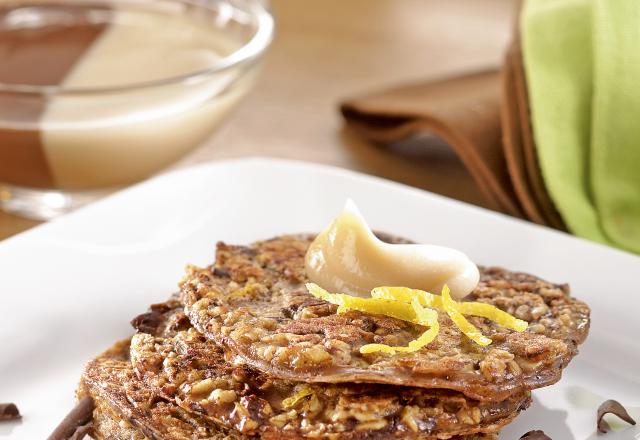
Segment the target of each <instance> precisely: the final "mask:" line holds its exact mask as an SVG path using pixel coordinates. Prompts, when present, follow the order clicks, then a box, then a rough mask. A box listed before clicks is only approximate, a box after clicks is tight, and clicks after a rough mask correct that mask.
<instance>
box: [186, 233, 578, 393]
mask: <svg viewBox="0 0 640 440" xmlns="http://www.w3.org/2000/svg"><path fill="white" fill-rule="evenodd" d="M312 238H313V237H312V236H283V237H276V238H274V239H271V240H265V241H259V242H256V243H254V244H252V245H250V246H231V245H226V244H224V243H219V244H218V246H217V252H216V261H215V263H214V265H212V266H211V267H208V268H204V269H199V268H194V267H191V268H190V269H189V270H188V274H187V276H186V277H185V278H184V279H183V281H182V282H181V301H182V302H183V304H184V306H185V311H186V313H187V315H188V316H189V319H190V321H191V323H192V324H193V326H194V327H195V328H196V329H197V330H198V331H199V332H201V333H203V334H204V335H205V336H206V337H207V338H209V339H211V340H213V341H214V342H215V343H217V344H219V345H220V346H222V347H223V349H224V350H225V352H226V354H227V356H228V357H230V358H237V359H236V361H238V362H239V361H242V362H244V363H246V364H247V365H249V366H251V367H252V368H255V369H258V370H260V371H263V372H265V373H267V374H269V375H271V376H275V377H279V378H282V379H288V380H293V381H300V382H322V383H341V382H368V383H384V384H395V385H404V386H417V387H423V388H429V389H438V388H439V389H449V390H454V391H458V392H462V393H464V394H465V395H466V396H468V397H470V398H473V399H479V400H486V401H499V400H503V399H505V398H507V397H508V396H510V395H512V394H519V393H522V392H524V391H526V390H530V389H533V388H538V387H542V386H546V385H550V384H552V383H554V382H556V381H557V380H559V378H560V376H561V372H562V368H564V367H565V366H566V365H567V364H568V363H569V361H570V360H571V359H572V358H573V356H575V355H576V353H577V346H578V344H580V343H581V342H582V341H584V339H585V338H586V335H587V332H588V328H589V313H590V312H589V308H588V306H587V305H586V304H584V303H583V302H581V301H578V300H576V299H574V298H572V297H571V296H570V295H569V289H568V286H566V285H558V284H553V283H549V282H546V281H543V280H541V279H538V278H536V277H534V276H531V275H527V274H522V273H513V272H509V271H507V270H504V269H498V268H481V281H480V283H479V285H478V287H477V288H476V289H475V291H474V292H473V293H472V294H471V295H469V296H468V297H467V298H465V300H470V301H482V302H486V303H489V304H492V305H494V306H496V307H498V308H500V309H502V310H504V311H506V312H508V313H510V314H512V315H514V316H516V317H518V318H521V319H524V320H526V321H528V322H529V328H528V329H527V331H526V332H524V333H517V332H513V331H511V330H508V329H505V328H503V327H501V326H499V325H497V324H495V323H493V322H491V321H489V320H485V319H483V318H476V317H469V321H470V322H472V323H473V324H474V325H476V327H478V328H479V329H480V330H481V331H482V332H483V334H485V335H486V336H489V337H491V338H492V339H493V343H492V344H491V345H489V346H486V347H481V346H479V345H477V344H475V343H473V342H472V341H470V340H469V339H468V338H467V337H466V336H465V335H463V334H462V333H461V332H460V330H459V329H458V328H457V327H456V326H455V325H454V324H453V322H452V321H451V320H450V319H449V318H448V316H447V315H446V314H444V313H440V314H439V321H440V326H441V330H440V333H439V335H438V337H437V338H436V339H435V340H434V341H433V342H432V343H431V344H429V345H428V346H427V347H426V349H422V350H419V351H417V352H414V353H400V354H396V355H388V354H384V353H371V354H361V353H360V352H359V349H360V347H361V346H362V345H365V344H369V343H381V344H387V345H406V344H407V343H408V342H409V341H410V340H413V339H415V338H416V337H418V336H419V335H420V334H421V333H422V332H423V331H424V328H422V327H420V326H418V325H415V324H411V323H407V322H404V321H399V320H397V319H394V318H390V317H386V316H381V315H373V314H368V313H361V312H357V311H350V312H347V313H345V314H341V315H338V314H336V306H334V305H332V304H329V303H326V302H324V301H321V300H318V299H316V298H314V297H313V296H311V295H310V294H309V293H308V292H307V290H306V288H305V286H304V283H305V282H306V281H307V279H306V275H305V270H304V256H305V253H306V250H307V247H308V245H309V244H310V242H311V240H312Z"/></svg>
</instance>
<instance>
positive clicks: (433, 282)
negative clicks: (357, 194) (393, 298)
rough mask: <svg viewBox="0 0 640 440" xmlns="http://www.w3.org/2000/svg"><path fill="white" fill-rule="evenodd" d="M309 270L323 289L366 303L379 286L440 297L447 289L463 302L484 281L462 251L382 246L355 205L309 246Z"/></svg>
mask: <svg viewBox="0 0 640 440" xmlns="http://www.w3.org/2000/svg"><path fill="white" fill-rule="evenodd" d="M305 265H306V270H307V275H308V277H309V279H310V280H311V281H312V282H314V283H316V284H318V285H319V286H321V287H322V288H324V289H326V290H328V291H331V292H342V293H348V294H350V295H357V296H363V297H367V296H369V293H370V292H371V290H372V289H373V288H375V287H380V286H403V287H409V288H413V289H420V290H425V291H427V292H433V293H439V292H440V291H441V290H442V287H443V286H444V285H445V284H446V285H448V286H449V288H450V289H451V294H452V296H453V298H455V299H458V300H459V299H462V298H464V297H465V296H467V295H468V294H469V293H471V291H473V289H474V288H475V287H476V286H477V285H478V280H479V278H480V274H479V272H478V267H477V266H476V265H475V264H474V263H473V262H472V261H471V260H470V259H469V257H467V256H466V255H465V254H464V253H462V252H460V251H458V250H455V249H451V248H448V247H444V246H436V245H428V244H390V243H385V242H383V241H382V240H380V239H379V238H378V237H376V236H375V235H374V233H373V232H372V231H371V229H370V228H369V226H368V225H367V223H366V221H365V220H364V218H363V217H362V214H360V211H359V210H358V208H357V207H356V205H355V204H354V203H353V202H352V201H351V200H348V201H347V203H346V205H345V207H344V210H343V211H342V213H341V214H340V215H339V216H338V217H337V218H336V219H335V220H334V221H333V222H332V223H331V225H329V227H328V228H326V229H325V230H324V231H322V232H321V233H320V234H319V235H318V236H317V237H316V239H315V240H314V241H313V243H311V246H310V247H309V250H308V251H307V255H306V258H305Z"/></svg>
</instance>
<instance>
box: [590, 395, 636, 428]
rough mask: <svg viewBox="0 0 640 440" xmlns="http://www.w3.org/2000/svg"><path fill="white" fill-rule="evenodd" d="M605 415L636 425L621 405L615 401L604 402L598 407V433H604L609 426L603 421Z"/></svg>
mask: <svg viewBox="0 0 640 440" xmlns="http://www.w3.org/2000/svg"><path fill="white" fill-rule="evenodd" d="M605 414H613V415H615V416H618V417H619V418H621V419H622V420H624V421H625V422H627V423H630V424H632V425H635V424H636V421H635V420H633V419H632V418H631V416H630V415H629V413H628V412H627V410H626V409H625V407H624V406H622V404H621V403H620V402H618V401H616V400H606V401H604V402H602V404H601V405H600V406H599V407H598V431H599V432H601V433H603V434H604V433H606V432H607V429H608V428H609V425H608V424H607V422H606V421H605V420H604V415H605Z"/></svg>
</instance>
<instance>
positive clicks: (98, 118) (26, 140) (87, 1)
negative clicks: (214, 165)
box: [0, 0, 273, 219]
mask: <svg viewBox="0 0 640 440" xmlns="http://www.w3.org/2000/svg"><path fill="white" fill-rule="evenodd" d="M272 35H273V19H272V17H271V15H270V14H269V12H268V11H267V10H266V9H265V8H264V6H263V2H261V1H259V0H204V1H198V0H44V1H43V0H31V1H27V0H16V1H11V2H6V3H4V4H2V5H0V208H1V209H2V210H4V211H7V212H11V213H14V214H18V215H21V216H25V217H30V218H36V219H49V218H52V217H55V216H57V215H59V214H62V213H64V212H67V211H69V210H71V209H74V208H75V207H77V206H79V205H81V204H83V203H86V202H87V201H89V200H92V199H94V198H95V197H97V196H99V195H101V194H104V193H105V192H109V191H112V190H113V189H115V188H118V187H122V186H124V185H128V184H131V183H133V182H136V181H140V180H142V179H145V178H146V177H148V176H150V175H152V174H154V173H156V172H157V171H159V170H161V169H163V168H164V167H166V166H168V165H170V164H171V163H173V162H175V161H176V160H177V159H179V158H180V157H181V156H183V155H184V154H186V153H187V152H189V151H191V150H192V149H194V148H195V147H197V146H198V145H200V144H201V143H202V142H203V141H204V140H205V139H207V138H208V137H209V136H210V135H211V133H212V132H213V131H214V130H215V129H216V127H217V126H218V125H219V124H220V122H221V120H222V119H223V118H224V116H225V115H226V114H227V113H228V112H229V111H230V110H231V109H232V108H233V107H234V106H235V104H237V102H238V101H239V100H240V98H242V97H243V96H244V95H245V94H246V93H247V91H248V90H249V89H250V88H251V86H252V84H253V83H254V80H255V77H256V73H257V70H258V67H259V64H260V63H259V62H260V59H261V58H262V55H263V54H264V52H265V50H266V48H267V47H268V46H269V43H270V42H271V38H272Z"/></svg>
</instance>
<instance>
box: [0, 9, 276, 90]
mask: <svg viewBox="0 0 640 440" xmlns="http://www.w3.org/2000/svg"><path fill="white" fill-rule="evenodd" d="M54 1H55V0H54ZM164 1H166V2H173V3H182V4H185V5H193V6H197V7H203V8H207V7H206V6H205V5H203V4H201V3H198V2H195V1H193V0H164ZM220 1H221V2H224V1H225V0H220ZM239 1H240V3H243V4H245V5H246V6H247V7H248V10H249V11H250V13H251V14H252V16H253V17H254V18H255V20H256V23H257V28H256V32H255V34H254V35H253V36H252V37H251V39H250V40H249V41H247V42H246V43H245V44H244V45H243V46H242V47H240V48H239V49H238V50H236V51H235V52H233V53H232V54H230V55H228V56H227V57H225V58H222V59H221V60H220V61H219V62H218V63H216V65H215V66H214V67H210V68H207V69H202V70H198V71H195V72H190V73H187V74H184V75H179V76H174V77H167V78H162V79H159V80H153V81H147V82H137V83H132V84H127V85H124V86H118V87H112V86H107V87H90V88H87V87H84V88H83V87H75V88H74V87H71V88H65V87H63V86H60V85H31V84H6V83H2V82H0V94H11V95H13V94H17V95H44V96H50V95H96V94H109V93H118V92H127V91H133V90H140V89H145V88H153V87H160V86H167V85H173V84H180V83H184V82H191V81H194V82H197V81H200V80H202V79H204V78H206V77H208V76H210V75H213V74H217V73H220V72H224V71H226V70H230V69H232V68H235V67H238V66H240V65H242V64H250V63H252V62H254V61H256V60H257V59H259V58H260V57H261V56H262V55H263V54H264V52H265V51H266V49H267V48H268V47H269V44H271V40H272V39H273V33H274V27H275V23H274V19H273V16H272V15H271V13H270V12H269V11H268V10H267V9H266V8H265V6H264V3H263V2H262V1H260V0H239ZM55 2H56V3H62V2H61V1H55ZM11 4H12V3H9V5H11ZM43 4H45V2H43ZM209 9H210V8H209Z"/></svg>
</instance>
